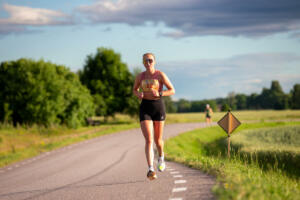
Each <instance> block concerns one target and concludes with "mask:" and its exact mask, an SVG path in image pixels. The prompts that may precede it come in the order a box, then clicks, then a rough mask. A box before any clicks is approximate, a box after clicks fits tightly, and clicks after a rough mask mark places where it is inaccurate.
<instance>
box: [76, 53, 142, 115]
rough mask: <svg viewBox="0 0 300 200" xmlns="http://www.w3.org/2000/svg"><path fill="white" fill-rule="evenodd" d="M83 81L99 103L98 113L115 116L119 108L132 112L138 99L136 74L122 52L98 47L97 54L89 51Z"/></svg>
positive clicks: (82, 74) (82, 73)
mask: <svg viewBox="0 0 300 200" xmlns="http://www.w3.org/2000/svg"><path fill="white" fill-rule="evenodd" d="M79 74H80V80H81V82H82V83H83V84H84V85H86V86H87V88H88V89H90V91H91V94H92V95H93V97H94V102H95V104H96V114H97V115H99V116H105V117H107V116H113V115H114V114H115V113H116V112H127V113H129V114H134V113H132V111H133V109H135V108H136V104H137V100H135V99H134V98H135V97H134V96H133V94H132V87H133V83H134V77H133V76H132V74H131V73H130V72H129V70H128V68H127V65H126V64H125V63H123V62H122V61H121V56H120V54H117V53H115V52H114V51H113V50H112V49H106V48H98V49H97V52H96V54H94V55H92V54H91V55H88V56H87V59H86V62H85V65H84V68H83V71H80V72H79Z"/></svg>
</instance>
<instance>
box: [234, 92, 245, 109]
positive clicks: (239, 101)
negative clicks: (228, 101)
mask: <svg viewBox="0 0 300 200" xmlns="http://www.w3.org/2000/svg"><path fill="white" fill-rule="evenodd" d="M235 99H236V108H237V109H238V110H245V109H247V96H246V95H244V94H237V95H236V96H235Z"/></svg>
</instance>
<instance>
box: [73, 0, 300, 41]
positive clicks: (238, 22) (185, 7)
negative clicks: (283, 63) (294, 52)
mask: <svg viewBox="0 0 300 200" xmlns="http://www.w3.org/2000/svg"><path fill="white" fill-rule="evenodd" d="M299 9H300V2H299V1H298V0H288V1H282V0H273V1H269V0H243V1H241V0H222V1H220V0H185V1H182V0H163V1H161V0H152V1H142V0H118V1H109V0H104V1H103V0H98V1H96V2H95V3H94V4H92V5H85V6H80V7H79V8H78V10H79V12H81V13H82V14H84V15H85V16H87V18H88V19H90V21H91V22H93V23H125V24H129V25H144V24H145V23H147V22H153V23H154V24H157V23H160V22H163V23H164V24H165V25H166V26H167V27H168V28H172V29H173V30H174V31H171V32H166V33H162V35H164V36H168V37H174V38H179V37H185V36H195V35H196V36H199V35H227V36H238V35H243V36H251V37H253V36H263V35H268V34H273V33H278V32H286V31H292V30H299V29H300V21H299V20H300V12H299Z"/></svg>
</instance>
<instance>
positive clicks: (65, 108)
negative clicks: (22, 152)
mask: <svg viewBox="0 0 300 200" xmlns="http://www.w3.org/2000/svg"><path fill="white" fill-rule="evenodd" d="M0 85H1V87H2V89H1V90H0V120H1V121H6V122H9V123H11V122H12V123H13V124H14V125H16V124H18V123H19V124H41V125H45V126H48V125H50V124H66V125H68V126H70V127H77V126H80V125H84V124H85V123H86V121H85V120H86V118H87V117H89V116H91V115H93V114H94V104H93V101H92V97H91V95H90V93H89V91H88V89H87V88H86V87H84V86H83V85H82V84H81V83H80V81H79V78H78V76H77V75H76V74H74V73H73V72H71V71H70V70H69V69H67V68H66V67H64V66H59V65H55V64H52V63H50V62H44V61H42V60H40V61H33V60H30V59H19V60H17V61H10V62H2V63H1V65H0Z"/></svg>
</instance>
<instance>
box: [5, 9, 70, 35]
mask: <svg viewBox="0 0 300 200" xmlns="http://www.w3.org/2000/svg"><path fill="white" fill-rule="evenodd" d="M3 9H4V10H5V11H6V12H7V13H8V14H9V17H8V18H0V34H2V35H5V34H10V33H26V32H27V33H28V32H33V31H31V30H29V29H28V26H48V25H65V24H72V23H73V22H72V17H71V16H69V15H67V14H65V13H63V12H60V11H55V10H49V9H42V8H31V7H26V6H15V5H10V4H3Z"/></svg>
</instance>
